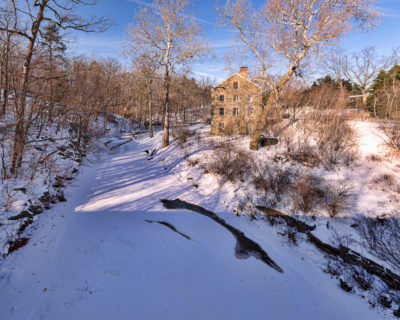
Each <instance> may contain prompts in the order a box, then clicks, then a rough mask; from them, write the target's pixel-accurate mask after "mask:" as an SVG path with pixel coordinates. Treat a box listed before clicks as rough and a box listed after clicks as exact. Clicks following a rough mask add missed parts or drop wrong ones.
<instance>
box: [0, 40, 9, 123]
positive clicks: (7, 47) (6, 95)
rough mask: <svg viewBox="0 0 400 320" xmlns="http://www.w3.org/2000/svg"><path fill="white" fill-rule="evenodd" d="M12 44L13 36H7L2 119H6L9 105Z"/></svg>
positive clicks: (0, 114) (0, 113) (0, 115)
mask: <svg viewBox="0 0 400 320" xmlns="http://www.w3.org/2000/svg"><path fill="white" fill-rule="evenodd" d="M10 42H11V34H10V33H9V34H8V35H7V42H6V48H5V52H4V71H3V69H2V72H4V88H3V89H4V90H3V99H2V101H1V112H0V117H4V116H5V115H6V109H7V104H8V88H9V85H10V84H9V77H8V62H9V57H10Z"/></svg>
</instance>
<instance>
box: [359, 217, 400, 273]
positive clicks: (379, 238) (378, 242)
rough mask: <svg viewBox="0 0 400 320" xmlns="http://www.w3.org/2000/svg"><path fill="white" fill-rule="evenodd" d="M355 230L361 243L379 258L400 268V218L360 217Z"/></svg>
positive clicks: (397, 268)
mask: <svg viewBox="0 0 400 320" xmlns="http://www.w3.org/2000/svg"><path fill="white" fill-rule="evenodd" d="M356 220H357V227H356V228H357V230H358V232H359V234H360V236H361V239H362V244H363V245H364V246H365V248H367V249H368V251H369V252H370V253H371V254H372V255H374V256H376V257H378V258H379V259H381V260H383V261H386V262H387V263H389V264H391V265H392V266H393V267H394V268H395V269H396V270H398V271H399V270H400V220H399V219H395V218H387V219H380V218H378V219H376V218H367V217H364V216H363V217H360V218H358V219H356Z"/></svg>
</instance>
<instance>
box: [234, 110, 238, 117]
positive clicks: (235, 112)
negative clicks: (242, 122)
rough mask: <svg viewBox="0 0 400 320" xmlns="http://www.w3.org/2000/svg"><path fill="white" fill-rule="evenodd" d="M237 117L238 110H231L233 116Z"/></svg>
mask: <svg viewBox="0 0 400 320" xmlns="http://www.w3.org/2000/svg"><path fill="white" fill-rule="evenodd" d="M238 115H239V110H238V108H233V116H234V117H237V116H238Z"/></svg>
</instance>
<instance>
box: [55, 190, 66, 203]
mask: <svg viewBox="0 0 400 320" xmlns="http://www.w3.org/2000/svg"><path fill="white" fill-rule="evenodd" d="M56 198H57V200H58V201H60V202H66V201H67V199H65V196H64V192H62V191H61V190H58V191H57V194H56Z"/></svg>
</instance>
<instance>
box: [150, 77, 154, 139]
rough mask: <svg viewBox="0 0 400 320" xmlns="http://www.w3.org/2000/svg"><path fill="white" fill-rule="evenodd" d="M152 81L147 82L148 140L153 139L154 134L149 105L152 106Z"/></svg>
mask: <svg viewBox="0 0 400 320" xmlns="http://www.w3.org/2000/svg"><path fill="white" fill-rule="evenodd" d="M152 82H153V80H151V79H150V81H149V130H150V138H153V137H154V133H153V114H152V111H151V104H152V90H151V89H152V88H151V85H152Z"/></svg>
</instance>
